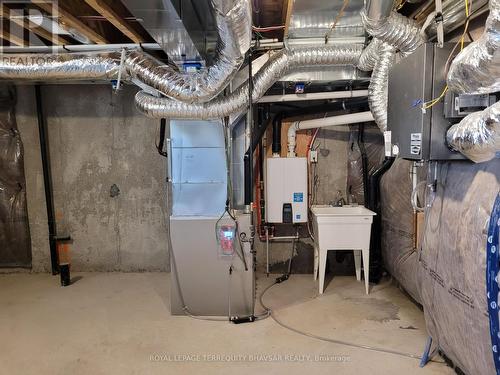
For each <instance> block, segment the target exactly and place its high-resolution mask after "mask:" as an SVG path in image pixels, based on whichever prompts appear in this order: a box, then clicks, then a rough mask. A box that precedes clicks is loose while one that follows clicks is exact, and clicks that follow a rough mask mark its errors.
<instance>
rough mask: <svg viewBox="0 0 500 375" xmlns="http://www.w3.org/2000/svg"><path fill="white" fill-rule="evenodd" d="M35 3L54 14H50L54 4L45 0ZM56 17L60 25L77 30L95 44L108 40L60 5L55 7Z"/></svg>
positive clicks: (104, 42) (105, 42)
mask: <svg viewBox="0 0 500 375" xmlns="http://www.w3.org/2000/svg"><path fill="white" fill-rule="evenodd" d="M35 4H36V6H38V7H39V8H40V9H42V10H44V11H45V12H47V13H49V14H50V15H52V16H55V15H54V14H52V11H53V7H54V4H52V3H51V2H45V3H39V2H36V3H35ZM57 17H58V18H59V20H58V21H59V22H60V23H61V25H63V26H67V27H70V28H72V29H74V30H75V31H77V32H79V33H80V34H82V35H83V36H85V37H86V38H88V39H89V40H90V41H91V42H92V43H96V44H107V43H108V41H107V40H106V39H105V38H104V37H102V36H101V35H99V34H98V33H96V32H95V31H94V30H92V29H91V28H90V27H89V26H87V25H86V24H85V23H83V22H82V21H80V20H79V19H78V18H76V17H75V16H73V15H72V14H71V13H70V12H68V11H67V10H66V9H64V8H62V7H61V6H60V5H59V6H58V7H57Z"/></svg>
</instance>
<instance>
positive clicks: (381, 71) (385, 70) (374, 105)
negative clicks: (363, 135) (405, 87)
mask: <svg viewBox="0 0 500 375" xmlns="http://www.w3.org/2000/svg"><path fill="white" fill-rule="evenodd" d="M372 43H373V42H372ZM395 55H396V49H395V48H394V47H393V46H391V45H389V44H387V43H381V45H380V48H379V58H378V60H377V62H376V63H375V67H374V68H373V72H372V78H371V80H370V86H369V87H368V104H369V105H370V110H371V111H372V113H373V118H374V119H375V123H376V124H377V126H378V127H379V128H380V131H382V132H384V131H386V130H387V98H388V93H387V90H388V84H389V81H388V79H389V69H390V67H391V66H392V64H393V62H394V58H395Z"/></svg>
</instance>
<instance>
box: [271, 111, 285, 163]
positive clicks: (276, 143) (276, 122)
mask: <svg viewBox="0 0 500 375" xmlns="http://www.w3.org/2000/svg"><path fill="white" fill-rule="evenodd" d="M282 116H283V112H280V113H278V114H277V115H276V116H274V119H273V147H272V149H273V154H278V155H279V154H280V153H281V120H282Z"/></svg>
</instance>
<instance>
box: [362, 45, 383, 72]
mask: <svg viewBox="0 0 500 375" xmlns="http://www.w3.org/2000/svg"><path fill="white" fill-rule="evenodd" d="M381 46H382V42H381V41H380V40H379V39H376V38H373V39H372V41H371V42H370V44H368V45H367V46H366V47H365V49H364V50H363V52H361V56H360V57H359V62H358V66H357V68H358V69H359V70H362V71H364V72H371V71H372V70H373V68H374V67H375V64H376V62H377V60H378V58H379V56H380V47H381Z"/></svg>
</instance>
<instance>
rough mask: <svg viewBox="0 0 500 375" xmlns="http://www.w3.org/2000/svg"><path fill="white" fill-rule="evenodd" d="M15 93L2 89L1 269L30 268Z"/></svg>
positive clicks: (0, 153) (22, 166) (11, 89)
mask: <svg viewBox="0 0 500 375" xmlns="http://www.w3.org/2000/svg"><path fill="white" fill-rule="evenodd" d="M14 108H15V91H14V89H13V88H12V87H6V86H3V87H1V88H0V267H30V266H31V242H30V233H29V226H28V212H27V207H26V183H25V179H24V161H23V144H22V141H21V136H20V134H19V132H18V130H17V125H16V118H15V114H14Z"/></svg>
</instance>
